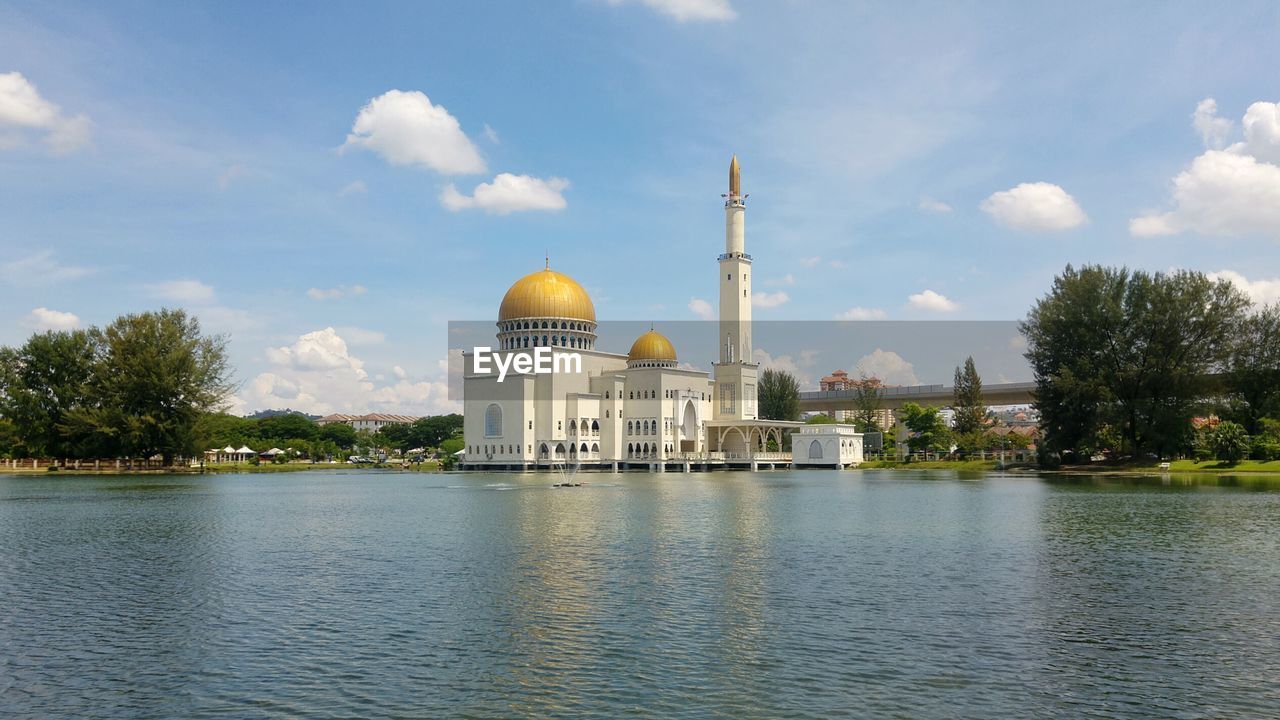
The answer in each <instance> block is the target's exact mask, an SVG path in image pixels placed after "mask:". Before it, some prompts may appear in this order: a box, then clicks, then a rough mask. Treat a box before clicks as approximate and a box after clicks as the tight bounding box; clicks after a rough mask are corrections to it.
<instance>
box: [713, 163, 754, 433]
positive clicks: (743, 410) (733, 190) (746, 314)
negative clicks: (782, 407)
mask: <svg viewBox="0 0 1280 720" xmlns="http://www.w3.org/2000/svg"><path fill="white" fill-rule="evenodd" d="M746 199H747V198H746V196H745V195H743V194H742V170H741V169H740V168H739V167H738V156H737V155H734V156H733V159H732V160H730V161H729V194H728V195H726V196H725V201H724V254H722V255H721V256H720V258H719V264H720V279H719V281H718V282H717V284H718V285H719V286H720V323H719V330H720V333H719V336H720V337H721V338H724V344H723V345H722V346H721V347H720V362H718V363H715V370H714V376H715V384H716V394H715V398H716V401H715V404H714V410H715V414H714V417H715V419H716V420H754V419H755V418H756V412H757V410H756V384H757V378H756V365H755V364H754V363H752V358H753V357H754V356H753V355H752V354H751V256H750V255H748V254H747V238H746V213H747V203H746Z"/></svg>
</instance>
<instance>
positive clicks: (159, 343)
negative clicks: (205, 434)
mask: <svg viewBox="0 0 1280 720" xmlns="http://www.w3.org/2000/svg"><path fill="white" fill-rule="evenodd" d="M93 334H94V336H95V338H96V351H97V356H96V358H95V362H94V365H93V373H92V377H91V379H90V381H89V390H88V396H89V401H88V402H87V403H86V404H85V406H84V407H81V408H77V409H75V410H72V411H71V412H70V413H68V415H67V419H66V423H65V427H66V428H67V429H68V431H69V432H70V434H71V435H73V436H77V437H81V438H83V441H82V442H83V443H84V444H85V445H86V446H87V447H91V448H92V451H93V452H94V454H113V455H118V456H124V457H150V456H152V455H161V456H162V457H163V458H164V460H165V462H166V463H169V462H172V461H173V459H174V458H175V457H178V456H186V455H191V454H193V453H194V452H195V451H196V432H195V430H196V423H197V421H198V420H199V419H200V416H201V415H203V414H204V413H207V412H209V411H211V410H215V409H218V408H219V407H220V406H221V405H222V403H223V402H224V401H225V400H226V397H227V396H228V395H229V394H230V393H231V389H232V386H231V383H230V380H229V375H230V369H229V365H228V363H227V353H226V339H225V338H224V337H222V336H220V335H212V336H206V335H203V334H202V333H201V332H200V323H199V321H198V320H196V319H195V318H193V317H190V316H188V315H187V314H186V312H185V311H183V310H160V311H159V312H145V313H139V314H136V315H125V316H122V317H119V318H117V319H116V320H115V321H114V322H112V323H111V324H110V325H108V326H107V327H106V328H105V329H103V330H96V329H95V330H94V331H93Z"/></svg>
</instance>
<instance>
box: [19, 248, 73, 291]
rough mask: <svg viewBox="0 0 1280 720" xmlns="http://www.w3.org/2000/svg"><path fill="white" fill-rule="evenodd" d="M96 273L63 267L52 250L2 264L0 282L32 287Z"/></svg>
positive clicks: (68, 266)
mask: <svg viewBox="0 0 1280 720" xmlns="http://www.w3.org/2000/svg"><path fill="white" fill-rule="evenodd" d="M92 272H94V270H93V269H92V268H86V267H76V266H73V265H62V264H59V263H58V261H57V260H56V259H55V258H54V256H53V251H52V250H45V251H44V252H40V253H36V254H35V255H30V256H27V257H25V258H21V259H18V260H10V261H9V262H6V263H3V264H0V281H3V282H5V283H7V284H10V285H17V286H21V287H32V286H36V285H49V284H52V283H58V282H63V281H65V280H75V279H76V278H81V277H84V276H85V275H88V274H90V273H92Z"/></svg>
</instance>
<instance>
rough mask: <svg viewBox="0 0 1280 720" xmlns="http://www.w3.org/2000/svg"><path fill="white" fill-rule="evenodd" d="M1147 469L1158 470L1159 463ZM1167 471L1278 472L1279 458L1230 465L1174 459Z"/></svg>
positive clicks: (1146, 467)
mask: <svg viewBox="0 0 1280 720" xmlns="http://www.w3.org/2000/svg"><path fill="white" fill-rule="evenodd" d="M1144 469H1145V470H1148V471H1152V470H1154V471H1157V472H1159V471H1160V465H1159V463H1152V464H1150V465H1146V466H1144ZM1168 471H1169V472H1179V473H1193V472H1203V473H1241V472H1260V473H1277V474H1280V460H1271V461H1268V462H1263V461H1261V460H1241V461H1240V462H1238V463H1236V464H1234V465H1230V464H1227V463H1224V462H1222V461H1220V460H1203V461H1200V462H1196V461H1195V460H1174V461H1173V462H1171V463H1169V470H1168Z"/></svg>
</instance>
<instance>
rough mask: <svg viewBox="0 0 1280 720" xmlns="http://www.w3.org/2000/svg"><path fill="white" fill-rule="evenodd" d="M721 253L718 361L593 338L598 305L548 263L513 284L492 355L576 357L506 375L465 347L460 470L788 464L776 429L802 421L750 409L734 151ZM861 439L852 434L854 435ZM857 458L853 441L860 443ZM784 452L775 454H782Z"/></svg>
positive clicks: (661, 346)
mask: <svg viewBox="0 0 1280 720" xmlns="http://www.w3.org/2000/svg"><path fill="white" fill-rule="evenodd" d="M725 198H726V199H725V203H724V211H725V248H724V253H723V254H721V255H720V257H719V260H718V262H719V273H718V276H719V277H718V280H717V284H718V285H719V288H720V293H719V295H720V317H719V323H718V324H713V323H708V324H707V325H708V327H709V328H710V327H717V328H718V337H717V339H716V342H717V345H718V346H719V348H720V349H719V357H720V360H719V362H715V363H712V372H711V373H709V374H708V373H706V372H703V371H700V370H690V369H686V368H682V367H681V366H680V364H679V357H678V355H677V353H676V348H675V347H674V346H673V345H672V343H671V341H670V340H668V339H667V338H666V337H664V336H663V335H662V334H661V333H659V332H658V331H656V330H653V329H650V330H649V331H648V332H645V333H644V334H642V335H641V336H640V337H638V338H636V340H635V342H634V343H632V345H631V349H630V350H629V351H628V352H627V353H626V354H625V355H623V354H619V353H614V352H608V351H605V350H602V349H599V348H597V347H596V328H597V325H596V311H595V306H594V305H593V304H592V302H591V297H590V296H589V295H588V294H587V292H586V290H584V289H583V288H582V286H581V285H579V284H578V283H577V282H576V281H575V280H574V279H573V278H570V277H569V276H567V275H565V274H563V273H559V272H556V271H555V270H552V269H551V267H550V263H549V262H548V264H547V266H546V267H545V268H543V269H542V270H538V271H536V272H533V273H531V274H529V275H526V276H525V277H522V278H520V279H519V280H517V281H516V283H515V284H514V285H512V286H511V289H509V290H508V291H507V294H506V296H504V297H503V298H502V305H501V306H500V307H499V309H498V322H497V329H498V332H497V338H496V339H497V344H496V345H495V346H494V349H493V354H495V355H502V354H505V353H511V354H516V353H525V354H528V353H530V352H531V351H536V350H537V349H539V348H542V349H543V351H544V352H545V349H546V348H548V347H550V348H551V349H552V350H554V351H557V352H562V353H576V354H577V355H579V356H580V357H581V364H580V368H578V369H576V371H574V372H550V373H537V372H522V373H517V372H510V373H507V374H506V375H505V377H500V375H499V373H498V372H497V371H496V370H494V369H493V368H492V367H488V366H486V365H485V364H484V363H478V362H477V357H476V356H477V354H478V353H476V352H475V351H467V352H464V353H463V358H464V367H465V368H466V371H465V374H464V377H463V417H464V421H463V422H464V428H463V435H464V442H465V445H466V447H465V449H464V453H463V461H462V467H463V468H467V469H512V470H533V469H539V468H552V467H557V466H564V465H578V466H597V467H611V468H613V469H618V468H620V467H622V468H625V467H643V468H650V469H656V470H662V469H665V468H666V467H668V466H669V465H671V464H673V463H683V465H684V468H685V469H688V467H689V463H691V462H692V463H696V464H700V465H702V466H705V465H706V464H707V463H721V464H725V463H728V464H733V463H737V464H740V465H749V466H750V467H751V468H753V469H754V468H755V467H757V464H758V463H769V464H770V465H771V464H773V462H774V461H776V462H778V463H779V464H782V463H786V462H789V453H782V452H780V450H781V449H782V447H783V437H784V434H785V433H788V432H790V431H791V430H793V429H794V428H796V427H799V426H800V425H801V423H798V422H789V421H778V420H762V419H760V418H759V417H758V416H757V373H758V370H759V366H758V365H757V364H756V363H754V362H752V352H751V275H752V267H751V266H752V260H751V256H750V255H748V254H747V252H746V227H745V216H746V203H745V200H746V196H745V195H743V194H742V182H741V173H740V171H739V167H738V158H737V156H736V155H735V156H734V157H733V159H732V161H731V162H730V164H729V192H728V194H727V195H725ZM859 440H860V438H859ZM858 449H859V455H860V454H861V453H860V451H861V443H860V442H859V447H858ZM784 456H785V457H784Z"/></svg>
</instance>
